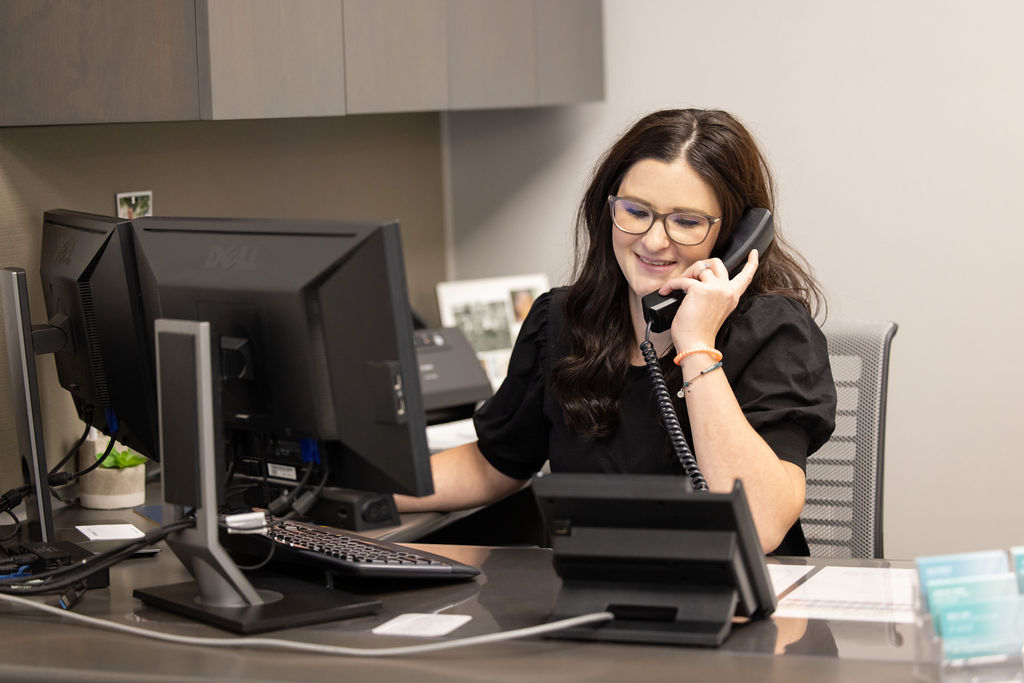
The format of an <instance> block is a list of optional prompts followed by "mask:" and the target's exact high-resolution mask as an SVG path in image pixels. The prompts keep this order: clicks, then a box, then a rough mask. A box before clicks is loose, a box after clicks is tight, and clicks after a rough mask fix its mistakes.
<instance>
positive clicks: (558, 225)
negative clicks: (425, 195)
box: [447, 0, 1024, 557]
mask: <svg viewBox="0 0 1024 683" xmlns="http://www.w3.org/2000/svg"><path fill="white" fill-rule="evenodd" d="M604 16H605V23H604V25H605V60H606V62H605V63H606V78H607V81H606V102H604V103H602V104H596V105H582V106H578V107H573V108H565V109H553V110H538V111H530V112H465V113H459V114H452V115H450V116H449V117H448V119H447V125H448V132H447V135H448V137H449V139H450V140H451V151H450V162H449V163H450V168H451V174H450V177H451V188H450V190H449V191H450V193H451V196H452V225H451V228H450V230H451V234H452V235H453V241H452V244H453V263H452V268H453V275H454V276H457V277H481V276H485V275H508V274H512V273H519V272H536V271H543V272H547V273H548V274H549V275H550V277H551V278H552V281H553V282H560V281H562V280H563V279H564V277H565V276H566V274H567V272H568V271H567V264H568V257H569V246H570V241H569V233H568V230H569V225H570V223H571V220H572V216H573V209H574V207H575V203H576V202H577V201H578V199H579V196H580V193H581V190H582V188H583V185H584V183H585V182H586V176H587V173H588V172H589V170H590V169H591V168H592V166H593V164H594V162H595V160H596V159H597V157H598V155H599V154H600V153H601V152H602V151H603V150H604V149H605V147H606V146H607V145H608V144H609V143H610V142H611V141H612V139H613V138H614V137H615V136H617V135H618V134H619V133H620V132H621V131H622V130H623V129H624V128H625V127H626V126H627V125H628V124H629V123H630V122H631V121H633V120H634V119H635V118H637V117H638V116H640V115H642V114H645V113H647V112H649V111H652V110H655V109H660V108H664V107H678V106H703V107H718V108H724V109H728V110H731V111H733V112H735V113H736V114H737V115H738V116H740V117H741V118H742V119H744V120H745V121H746V122H747V123H748V124H749V126H750V127H751V128H752V130H753V131H754V133H755V134H756V135H757V136H758V137H759V138H760V140H761V142H762V143H763V146H764V148H765V149H766V151H767V153H768V156H769V160H770V162H771V163H772V165H773V167H774V169H775V171H776V177H777V180H778V185H779V194H780V204H779V216H778V218H779V223H780V224H781V226H782V229H783V231H784V232H785V233H786V234H787V235H788V237H789V238H790V239H791V241H792V242H793V243H795V244H796V245H797V246H798V247H799V248H800V250H801V251H802V252H803V253H804V255H806V256H807V257H808V258H809V260H810V261H811V263H812V264H814V267H815V269H816V271H817V274H818V275H819V276H820V279H821V282H822V284H823V285H824V287H825V289H826V293H827V295H828V297H829V301H830V304H831V313H832V315H836V316H845V317H854V318H870V319H891V320H895V321H897V322H898V323H899V325H900V330H899V333H898V334H897V335H896V338H895V341H894V346H893V358H892V374H891V379H890V394H889V399H890V404H889V411H888V418H889V422H888V431H887V450H886V463H885V529H884V531H885V535H886V537H885V546H886V554H887V555H889V556H891V557H913V556H916V555H920V554H927V553H939V552H955V551H960V550H969V549H985V548H999V547H1006V546H1009V545H1014V544H1017V545H1019V544H1022V543H1024V514H1022V512H1021V506H1020V486H1021V484H1020V483H1021V482H1022V481H1024V457H1021V451H1022V447H1021V445H1020V436H1019V433H1018V432H1019V423H1020V420H1021V418H1020V412H1021V407H1020V405H1021V401H1020V395H1021V389H1020V387H1021V386H1022V381H1024V356H1022V354H1021V353H1020V351H1019V347H1020V345H1021V344H1020V340H1021V339H1024V307H1022V305H1021V301H1022V300H1024V283H1022V281H1021V279H1020V275H1019V273H1020V272H1021V268H1020V266H1019V261H1020V254H1021V253H1024V213H1022V212H1021V202H1020V197H1021V189H1020V186H1021V181H1022V178H1024V176H1022V172H1021V159H1024V126H1022V125H1021V121H1024V89H1022V88H1021V86H1020V80H1021V75H1020V74H1021V65H1022V64H1024V42H1022V41H1021V40H1019V36H1018V35H1017V34H1018V33H1019V27H1020V26H1021V25H1024V4H1022V3H1021V2H1019V1H1018V0H990V1H989V2H983V3H969V2H958V1H954V0H939V1H936V0H899V2H891V1H890V0H862V1H860V2H845V3H838V2H818V1H817V0H790V1H787V2H762V1H760V0H723V1H721V2H705V3H700V2H677V1H676V0H628V1H627V0H605V4H604Z"/></svg>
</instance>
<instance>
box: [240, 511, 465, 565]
mask: <svg viewBox="0 0 1024 683" xmlns="http://www.w3.org/2000/svg"><path fill="white" fill-rule="evenodd" d="M266 536H267V537H268V538H270V539H271V540H272V541H274V543H275V546H274V559H275V560H282V561H285V562H298V563H302V564H305V565H312V566H316V567H319V568H321V569H325V570H328V571H332V572H336V573H339V574H347V575H350V576H359V577H365V578H394V579H469V578H472V577H474V576H476V575H477V574H479V573H480V570H479V569H477V568H476V567H471V566H469V565H467V564H463V563H461V562H456V561H455V560H452V559H450V558H447V557H442V556H441V555H435V554H434V553H428V552H426V551H423V550H417V549H414V548H407V547H405V546H402V545H398V544H396V543H389V542H387V541H379V540H376V539H372V538H366V537H365V536H360V535H359V534H356V533H353V532H351V531H345V530H343V529H335V528H333V527H324V526H318V525H315V524H308V523H305V522H296V521H291V520H278V521H275V522H272V523H271V524H270V526H269V528H268V530H267V533H266ZM236 538H237V537H236ZM243 538H244V537H243ZM251 547H252V546H250V548H251ZM264 552H266V551H265V550H264Z"/></svg>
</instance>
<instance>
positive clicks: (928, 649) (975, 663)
mask: <svg viewBox="0 0 1024 683" xmlns="http://www.w3.org/2000/svg"><path fill="white" fill-rule="evenodd" d="M1022 599H1024V598H1022ZM914 612H915V615H916V616H915V628H914V634H915V643H914V677H915V678H917V679H918V680H921V681H929V682H935V683H997V682H999V683H1003V682H1012V681H1024V660H1022V656H1021V652H1020V651H1017V652H1016V654H1015V655H991V656H981V657H966V658H965V657H958V656H953V657H948V656H947V653H946V648H945V647H944V646H943V641H942V638H941V637H940V636H939V635H938V634H937V633H936V631H935V625H934V623H933V621H932V615H931V613H930V612H929V611H928V605H927V603H926V602H925V600H924V597H923V595H922V591H921V590H915V591H914Z"/></svg>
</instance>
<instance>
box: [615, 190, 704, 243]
mask: <svg viewBox="0 0 1024 683" xmlns="http://www.w3.org/2000/svg"><path fill="white" fill-rule="evenodd" d="M608 205H609V206H610V207H611V213H612V223H614V224H615V227H616V228H618V229H619V230H621V231H622V232H625V233H629V234H630V235H642V234H644V233H645V232H647V231H648V230H650V229H651V227H652V226H653V225H654V223H655V221H658V220H660V219H662V218H663V219H665V220H664V222H663V223H662V225H664V226H665V234H666V235H668V238H669V239H670V240H672V241H673V242H675V243H676V244H682V245H684V246H688V247H692V246H694V245H697V244H700V243H701V242H703V241H704V240H705V239H707V236H708V233H709V232H711V226H712V225H714V224H715V223H717V222H718V221H720V220H722V217H721V216H719V217H718V218H715V217H714V216H708V215H707V214H703V213H696V212H692V211H682V212H678V213H658V212H657V211H654V210H652V209H651V208H650V207H649V206H644V205H643V204H641V203H640V202H635V201H633V200H632V199H623V198H622V197H616V196H614V195H609V197H608Z"/></svg>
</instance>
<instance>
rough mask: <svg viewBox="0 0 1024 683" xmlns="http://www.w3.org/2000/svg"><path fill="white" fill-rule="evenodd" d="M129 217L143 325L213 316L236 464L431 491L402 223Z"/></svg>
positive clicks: (357, 485)
mask: <svg viewBox="0 0 1024 683" xmlns="http://www.w3.org/2000/svg"><path fill="white" fill-rule="evenodd" d="M134 226H135V239H136V246H137V249H136V251H137V255H138V265H139V272H140V280H141V282H142V290H143V300H144V308H145V312H146V316H147V319H148V320H149V321H150V326H151V325H152V322H153V321H155V320H156V319H158V318H165V319H176V320H191V321H201V322H208V323H210V326H211V328H212V332H213V334H214V335H215V336H216V338H217V340H218V345H219V356H220V358H219V362H220V364H221V371H220V374H221V382H220V386H219V391H220V401H221V410H222V419H223V425H224V439H225V443H226V448H227V449H228V450H229V452H230V453H231V459H232V462H231V463H229V464H230V465H231V466H232V467H233V468H234V469H233V471H234V473H235V474H248V475H249V476H251V477H253V478H256V479H263V478H268V479H274V480H277V481H279V482H284V483H291V484H294V483H295V481H296V479H297V477H298V476H300V474H301V473H302V472H304V470H305V469H306V468H307V467H310V466H313V467H314V469H315V472H314V473H313V481H320V480H321V479H325V484H326V485H328V486H334V487H346V488H349V489H360V490H367V491H379V492H394V493H406V494H411V495H427V494H429V493H432V491H433V487H432V480H431V477H430V462H429V450H428V448H427V442H426V432H425V418H424V409H423V405H422V399H421V396H420V390H419V372H418V367H417V362H416V352H415V347H414V345H413V331H412V321H411V317H410V314H409V311H410V308H409V304H408V298H407V292H406V283H405V266H404V261H403V258H402V252H401V244H400V239H399V229H398V224H397V223H393V222H392V223H358V222H341V221H314V220H306V221H297V220H271V219H263V220H245V219H217V218H212V219H196V218H154V217H146V218H141V219H136V220H135V222H134ZM150 329H152V328H151V327H150ZM311 449H312V451H314V452H312V453H311ZM318 461H319V462H318ZM165 468H166V464H165ZM325 468H326V469H325Z"/></svg>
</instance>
